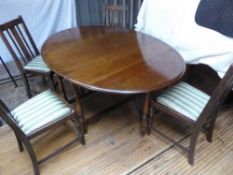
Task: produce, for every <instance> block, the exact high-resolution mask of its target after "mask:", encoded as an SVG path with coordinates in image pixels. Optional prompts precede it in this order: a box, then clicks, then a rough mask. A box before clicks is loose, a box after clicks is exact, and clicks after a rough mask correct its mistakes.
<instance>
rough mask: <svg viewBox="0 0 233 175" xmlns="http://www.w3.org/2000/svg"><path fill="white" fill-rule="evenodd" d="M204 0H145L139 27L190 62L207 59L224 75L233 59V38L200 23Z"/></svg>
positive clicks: (206, 60) (199, 61)
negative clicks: (199, 9) (197, 19)
mask: <svg viewBox="0 0 233 175" xmlns="http://www.w3.org/2000/svg"><path fill="white" fill-rule="evenodd" d="M199 2H200V0H144V2H143V4H142V7H141V9H140V12H139V15H138V23H137V24H136V26H135V27H136V30H137V31H141V32H144V33H147V34H149V35H152V36H154V37H157V38H159V39H161V40H163V41H164V42H166V43H168V44H169V45H171V46H172V47H174V48H175V49H176V50H177V51H178V52H179V53H180V54H181V55H182V57H183V58H184V60H185V61H186V62H187V63H193V64H197V63H204V64H208V65H209V66H210V67H212V68H213V69H214V70H216V71H217V72H218V73H219V75H220V76H223V75H224V73H225V72H226V70H227V69H228V67H229V65H230V64H231V63H233V38H230V37H227V36H224V35H222V34H220V33H218V32H215V31H214V30H210V29H207V28H204V27H201V26H199V25H198V24H196V22H195V20H194V19H195V12H196V9H197V7H198V4H199Z"/></svg>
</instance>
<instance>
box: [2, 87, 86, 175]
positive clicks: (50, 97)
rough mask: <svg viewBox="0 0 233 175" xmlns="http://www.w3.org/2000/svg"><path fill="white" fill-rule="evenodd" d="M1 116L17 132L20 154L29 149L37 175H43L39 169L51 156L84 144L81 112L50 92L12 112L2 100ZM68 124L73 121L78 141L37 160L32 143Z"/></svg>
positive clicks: (45, 92)
mask: <svg viewBox="0 0 233 175" xmlns="http://www.w3.org/2000/svg"><path fill="white" fill-rule="evenodd" d="M0 116H1V118H2V119H3V120H4V121H5V122H6V123H7V124H8V125H9V126H10V127H11V128H12V130H13V131H14V133H15V136H16V139H17V142H18V144H19V150H20V152H22V151H23V145H24V146H25V148H26V149H27V151H28V153H29V156H30V158H31V160H32V164H33V168H34V173H35V175H39V174H40V171H39V165H40V164H42V163H44V162H45V161H47V160H48V159H50V158H51V157H52V156H54V155H56V154H58V153H59V152H61V151H63V150H64V149H66V148H67V147H69V146H71V145H72V144H74V143H75V142H77V141H79V140H80V141H81V143H82V144H83V145H84V144H85V137H84V129H83V121H84V118H83V115H82V114H81V112H80V111H75V110H74V109H72V107H70V106H69V104H67V103H66V102H65V101H63V99H61V98H60V97H58V96H57V95H56V94H54V93H53V92H52V91H50V90H47V91H44V92H42V93H40V94H38V95H36V96H34V97H33V98H31V99H29V100H28V101H26V102H25V103H23V104H21V105H20V106H18V107H17V108H16V109H14V110H12V111H10V110H9V109H8V108H7V107H6V105H5V104H4V103H3V102H2V100H0ZM67 120H72V121H73V123H74V126H75V129H76V130H77V132H78V135H77V137H76V138H75V139H74V140H72V141H71V142H69V143H68V144H66V145H64V146H63V147H61V148H59V149H57V150H56V151H54V152H53V153H51V154H49V155H48V156H46V157H44V158H43V159H41V160H38V159H37V157H36V154H35V152H34V150H33V147H32V144H31V142H30V140H31V139H33V138H35V137H36V136H39V135H41V134H43V133H45V132H47V131H48V130H51V129H53V128H55V127H57V126H59V125H61V124H63V123H64V122H66V121H67Z"/></svg>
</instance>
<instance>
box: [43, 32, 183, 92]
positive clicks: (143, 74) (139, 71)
mask: <svg viewBox="0 0 233 175" xmlns="http://www.w3.org/2000/svg"><path fill="white" fill-rule="evenodd" d="M42 56H43V58H44V60H45V62H46V63H47V64H48V66H49V67H50V68H51V69H52V70H53V71H54V72H55V73H57V74H58V75H60V76H62V77H64V78H65V79H68V80H69V81H71V82H72V83H74V84H76V85H79V86H82V87H85V88H88V89H91V90H96V91H102V92H110V93H120V94H135V93H149V92H152V91H156V90H161V89H163V88H166V87H168V86H171V85H173V84H174V83H176V82H177V81H179V80H180V79H181V77H182V76H183V74H184V72H185V68H186V66H185V63H184V61H183V59H182V58H181V56H180V55H179V54H178V53H177V52H176V51H175V50H174V49H173V48H172V47H170V46H169V45H167V44H165V43H164V42H162V41H160V40H158V39H156V38H154V37H151V36H149V35H146V34H143V33H140V32H135V31H132V30H127V29H112V28H107V27H80V28H72V29H68V30H64V31H61V32H59V33H56V34H54V35H52V36H51V37H49V38H48V39H47V41H46V42H45V43H44V45H43V47H42Z"/></svg>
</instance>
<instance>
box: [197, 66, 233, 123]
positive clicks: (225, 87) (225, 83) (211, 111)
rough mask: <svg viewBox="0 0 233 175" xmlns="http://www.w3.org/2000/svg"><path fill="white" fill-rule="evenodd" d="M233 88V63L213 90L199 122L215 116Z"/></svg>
mask: <svg viewBox="0 0 233 175" xmlns="http://www.w3.org/2000/svg"><path fill="white" fill-rule="evenodd" d="M232 88H233V64H232V65H231V66H230V67H229V69H228V71H227V72H226V74H225V76H224V77H223V79H222V80H221V81H220V82H219V84H218V85H217V87H216V88H215V90H214V91H213V93H212V95H211V98H210V100H209V101H208V103H207V105H206V106H205V108H204V110H203V111H202V113H201V115H200V117H199V119H198V121H197V122H204V121H205V119H206V118H207V117H212V116H215V114H216V113H217V112H218V110H219V108H220V107H221V106H222V104H223V103H224V101H225V100H226V98H227V96H228V95H229V94H230V92H231V91H232Z"/></svg>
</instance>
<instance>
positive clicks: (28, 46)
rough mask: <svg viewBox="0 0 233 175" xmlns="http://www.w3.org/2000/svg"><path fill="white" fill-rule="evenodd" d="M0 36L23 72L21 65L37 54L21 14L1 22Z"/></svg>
mask: <svg viewBox="0 0 233 175" xmlns="http://www.w3.org/2000/svg"><path fill="white" fill-rule="evenodd" d="M0 37H1V38H2V41H3V43H4V44H5V46H6V48H7V49H8V51H9V52H10V54H11V56H12V57H13V59H14V61H15V62H16V64H17V67H18V68H19V70H20V72H21V73H22V72H23V65H25V64H27V63H28V62H29V61H30V60H32V58H34V57H36V56H37V55H39V51H38V49H37V47H36V45H35V42H34V41H33V39H32V36H31V34H30V32H29V30H28V28H27V26H26V24H25V22H24V20H23V18H22V16H19V17H18V18H16V19H13V20H11V21H8V22H6V23H4V24H1V25H0Z"/></svg>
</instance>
